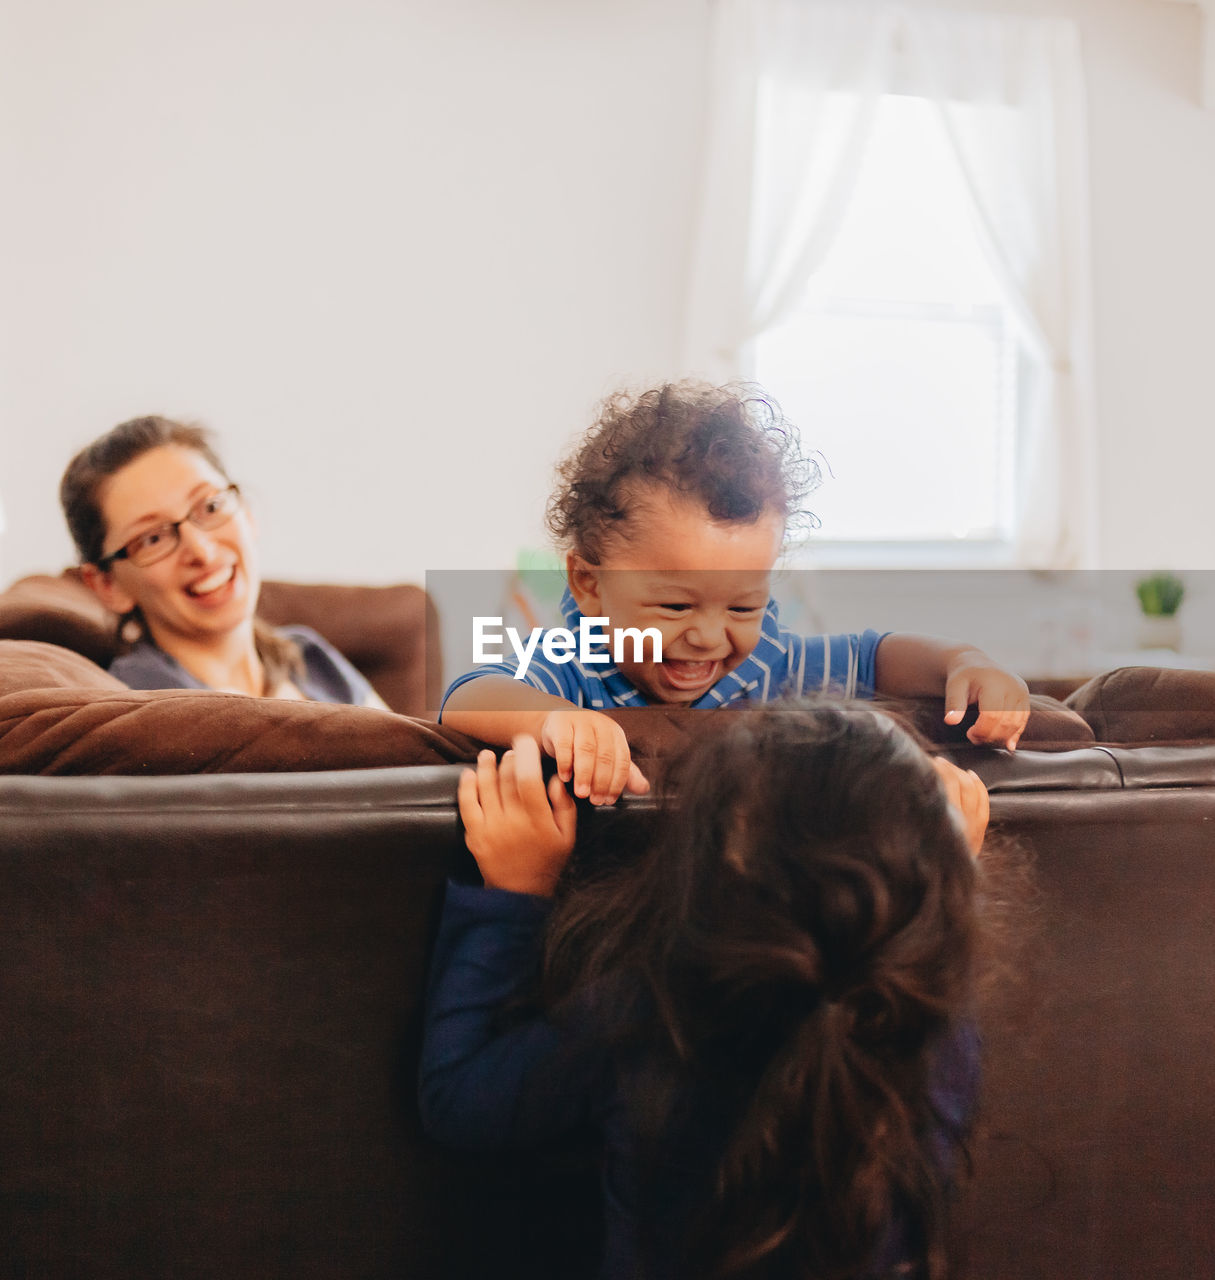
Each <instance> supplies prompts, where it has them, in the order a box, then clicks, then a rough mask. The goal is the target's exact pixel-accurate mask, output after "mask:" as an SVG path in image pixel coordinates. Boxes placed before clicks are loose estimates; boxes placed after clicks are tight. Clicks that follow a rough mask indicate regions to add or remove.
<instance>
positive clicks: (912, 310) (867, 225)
mask: <svg viewBox="0 0 1215 1280" xmlns="http://www.w3.org/2000/svg"><path fill="white" fill-rule="evenodd" d="M1012 334H1013V329H1012V325H1011V317H1009V315H1008V313H1007V311H1006V307H1005V304H1004V301H1003V297H1002V293H1001V289H1000V286H999V283H998V281H997V280H996V278H995V275H994V273H993V271H992V270H991V268H990V265H989V264H988V262H987V259H986V256H985V254H984V252H983V249H982V246H981V244H980V242H979V239H978V235H977V233H976V230H975V226H974V222H973V220H972V214H971V209H970V203H969V197H968V195H967V192H966V190H965V187H964V184H963V180H962V178H961V176H960V174H959V173H958V171H957V168H956V165H955V164H954V161H953V158H952V154H951V152H950V150H949V146H948V141H947V139H946V138H945V136H944V132H943V128H942V125H941V121H940V118H939V115H938V113H937V111H936V108H935V107H934V106H933V104H932V103H930V102H927V101H925V100H923V99H918V98H910V97H902V96H888V97H886V98H883V99H882V101H881V103H880V104H879V108H878V111H877V115H876V118H875V125H874V131H873V137H872V141H871V144H870V146H869V148H868V150H867V152H866V155H865V158H864V161H863V164H862V166H861V170H860V173H859V177H858V182H857V189H856V192H855V194H854V196H853V199H852V201H851V203H850V205H849V207H848V209H847V211H846V213H845V216H844V222H843V225H842V227H841V230H840V233H839V235H838V236H837V237H836V240H835V243H834V244H833V245H832V247H831V251H830V253H829V255H828V257H827V261H826V262H825V263H824V264H823V265H822V267H821V269H820V270H819V271H818V272H817V273H816V275H815V277H814V278H813V280H812V281H809V282H807V289H806V294H805V298H804V301H803V304H802V307H801V309H800V310H799V312H798V313H797V314H795V315H794V316H793V317H791V318H790V319H789V320H788V321H787V322H786V323H784V324H783V325H781V326H779V327H778V328H774V329H772V330H770V331H769V332H767V333H765V334H762V335H760V337H759V338H758V339H756V341H755V343H754V346H753V358H754V371H755V376H756V379H757V380H758V381H759V382H760V383H761V384H762V385H763V386H765V387H766V388H768V389H769V390H770V391H771V392H772V393H773V395H775V397H776V398H777V400H779V402H780V404H781V406H782V408H783V409H784V411H785V413H786V414H787V415H788V417H789V418H791V419H792V420H793V421H794V422H796V423H797V424H798V426H799V427H800V428H801V431H802V436H803V439H804V440H805V442H806V443H807V445H808V446H810V447H812V448H817V449H819V450H821V452H822V455H823V457H824V459H825V461H826V464H827V465H826V466H825V467H824V475H825V481H824V484H823V487H822V488H821V489H820V490H819V491H818V492H817V493H816V494H814V495H813V496H812V498H811V507H812V509H813V510H814V511H815V513H816V514H817V515H818V516H819V517H820V519H821V520H822V528H821V530H820V531H819V532H818V533H817V534H816V535H815V539H814V540H815V541H817V542H822V541H847V542H901V541H905V542H949V543H956V542H958V541H962V540H983V541H989V540H995V541H1002V540H1006V539H1008V538H1009V537H1010V536H1011V527H1010V513H1011V510H1012V508H1013V492H1012V484H1013V476H1014V462H1015V457H1014V447H1015V427H1016V409H1017V399H1016V378H1015V376H1014V368H1015V360H1016V351H1017V346H1016V343H1015V340H1014V338H1013V336H1012Z"/></svg>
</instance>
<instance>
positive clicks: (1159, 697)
mask: <svg viewBox="0 0 1215 1280" xmlns="http://www.w3.org/2000/svg"><path fill="white" fill-rule="evenodd" d="M1067 705H1068V706H1069V707H1070V708H1071V709H1072V710H1073V711H1076V712H1078V713H1079V714H1080V715H1082V716H1083V717H1084V719H1085V720H1086V721H1087V722H1088V723H1089V725H1091V726H1092V729H1093V732H1094V733H1095V734H1096V736H1097V739H1098V741H1101V742H1117V743H1122V744H1125V745H1127V746H1131V745H1135V744H1137V743H1153V742H1154V743H1164V742H1194V741H1201V740H1210V739H1211V738H1215V671H1185V670H1177V669H1174V668H1169V667H1119V668H1117V670H1114V671H1107V672H1104V673H1103V674H1102V675H1099V676H1094V677H1093V678H1092V679H1091V680H1089V681H1088V682H1087V683H1086V684H1083V685H1081V686H1080V688H1079V689H1077V690H1076V691H1075V693H1073V694H1072V695H1071V696H1070V697H1069V698H1068V700H1067Z"/></svg>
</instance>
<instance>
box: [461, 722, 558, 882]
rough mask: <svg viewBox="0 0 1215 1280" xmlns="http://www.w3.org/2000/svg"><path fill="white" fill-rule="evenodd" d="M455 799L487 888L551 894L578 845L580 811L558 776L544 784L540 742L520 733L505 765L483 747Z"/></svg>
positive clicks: (508, 752) (462, 779) (464, 776)
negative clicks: (475, 764) (575, 838)
mask: <svg viewBox="0 0 1215 1280" xmlns="http://www.w3.org/2000/svg"><path fill="white" fill-rule="evenodd" d="M457 801H458V803H459V807H460V817H461V819H462V820H463V822H464V838H465V841H466V843H467V844H468V848H469V851H470V852H471V853H472V855H473V857H474V858H476V860H477V866H478V867H479V868H480V869H481V876H482V878H483V879H484V881H485V884H486V886H487V887H488V888H491V889H506V890H509V891H510V892H512V893H531V894H535V895H537V896H538V897H545V898H547V897H550V896H551V895H552V892H553V889H554V887H555V886H556V883H557V879H558V877H559V876H560V875H561V871H562V869H563V868H564V866H565V864H566V862H567V861H568V859H569V856H570V852H571V850H572V849H573V847H574V835H575V830H576V826H577V810H576V807H575V805H574V800H573V797H572V796H571V795H570V794H569V792H568V791H567V790H566V789H565V784H564V783H563V782H562V781H561V779H560V778H559V777H557V776H556V775H554V776H553V777H552V778H551V779H550V780H549V784H548V787H547V789H546V788H545V785H544V774H543V773H542V771H541V768H540V748H539V747H538V746H537V745H536V740H535V739H534V738H532V737H530V736H528V735H527V734H520V735H519V736H518V737H517V738H515V744H514V746H513V747H512V748H511V750H509V751H507V752H506V753H505V755H503V757H502V760H501V763H499V762H498V761H497V760H495V758H494V753H493V752H492V751H488V750H486V751H482V752H481V754H480V755H479V756H478V757H477V768H476V772H474V771H473V770H472V769H466V770H465V771H464V773H463V774H462V775H461V777H460V787H459V791H458V793H457Z"/></svg>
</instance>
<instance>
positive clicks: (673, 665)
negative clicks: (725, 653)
mask: <svg viewBox="0 0 1215 1280" xmlns="http://www.w3.org/2000/svg"><path fill="white" fill-rule="evenodd" d="M720 666H721V663H720V662H719V661H718V660H717V659H714V660H713V661H712V662H691V661H689V660H687V659H684V658H664V659H663V661H662V674H663V678H664V679H665V680H666V682H667V684H669V685H670V686H671V688H672V689H680V690H686V689H700V688H708V687H709V686H710V685H711V684H712V683H713V682H714V680H716V679H717V673H718V669H719V668H720Z"/></svg>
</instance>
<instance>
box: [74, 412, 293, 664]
mask: <svg viewBox="0 0 1215 1280" xmlns="http://www.w3.org/2000/svg"><path fill="white" fill-rule="evenodd" d="M166 445H175V446H177V447H178V448H181V449H191V450H193V451H194V452H195V453H197V454H199V455H200V456H201V457H202V458H203V459H204V460H205V461H206V462H207V463H208V465H209V466H211V467H213V468H214V469H215V470H216V471H217V472H218V473H219V474H220V475H221V476H222V477H223V478H224V479H225V480H228V481H230V480H231V477H230V476H229V475H228V472H227V470H226V469H225V467H224V464H223V463H222V462H221V461H220V458H219V454H218V453H217V452H216V451H215V445H214V443H213V441H212V437H211V434H210V432H208V431H207V430H205V429H204V428H203V427H200V426H195V425H193V424H191V423H186V422H177V421H175V420H174V419H172V418H162V417H159V416H156V415H149V416H147V417H143V418H131V419H129V420H128V421H126V422H120V423H119V424H118V426H116V427H114V428H113V429H112V430H110V431H107V432H106V433H105V435H103V436H98V437H97V439H96V440H94V441H93V442H92V443H91V444H88V445H85V447H84V448H83V449H81V450H80V452H79V453H78V454H77V455H76V456H75V457H74V458H73V459H72V460H71V462H69V463H68V465H67V468H66V469H65V470H64V473H63V478H62V480H60V482H59V504H60V506H61V507H62V508H63V514H64V518H65V519H66V520H67V526H68V532H69V533H70V534H71V535H72V541H73V542H74V543H75V544H76V552H77V554H78V555H79V556H80V562H81V563H82V564H96V563H97V561H98V560H100V559H101V556H102V551H103V549H104V547H105V538H106V527H105V517H104V516H103V515H102V512H101V486H102V485H103V484H104V482H105V481H106V480H108V479H109V478H110V477H111V476H114V475H117V474H118V472H120V471H121V470H122V469H123V468H124V467H126V466H129V465H130V464H131V463H132V462H134V461H135V460H136V458H139V457H142V456H143V455H144V454H145V453H148V452H150V451H151V450H152V449H160V448H163V447H164V446H166ZM132 622H134V623H137V624H138V625H139V626H140V627H142V626H143V620H142V619H141V618H140V617H139V611H138V610H135V612H134V614H132V615H127V616H126V617H123V618H120V619H119V623H118V630H119V636H120V637H122V636H123V635H124V633H125V631H126V629H127V626H128V624H129V623H132ZM253 634H254V643H255V644H256V646H257V652H258V657H260V658H261V660H262V666H263V667H264V669H265V675H266V683H267V686H268V687H270V688H273V687H274V686H275V685H277V684H278V683H279V682H280V681H281V680H282V679H284V678H292V677H295V676H298V675H300V674H301V673H302V670H303V659H302V657H301V654H300V651H299V647H298V646H297V645H296V644H295V643H294V641H292V640H289V639H288V638H287V637H286V636H283V635H281V634H280V633H279V632H278V631H276V630H275V629H274V628H273V627H271V626H270V625H269V624H268V623H266V622H264V621H263V620H262V619H260V618H256V619H254V632H253Z"/></svg>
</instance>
